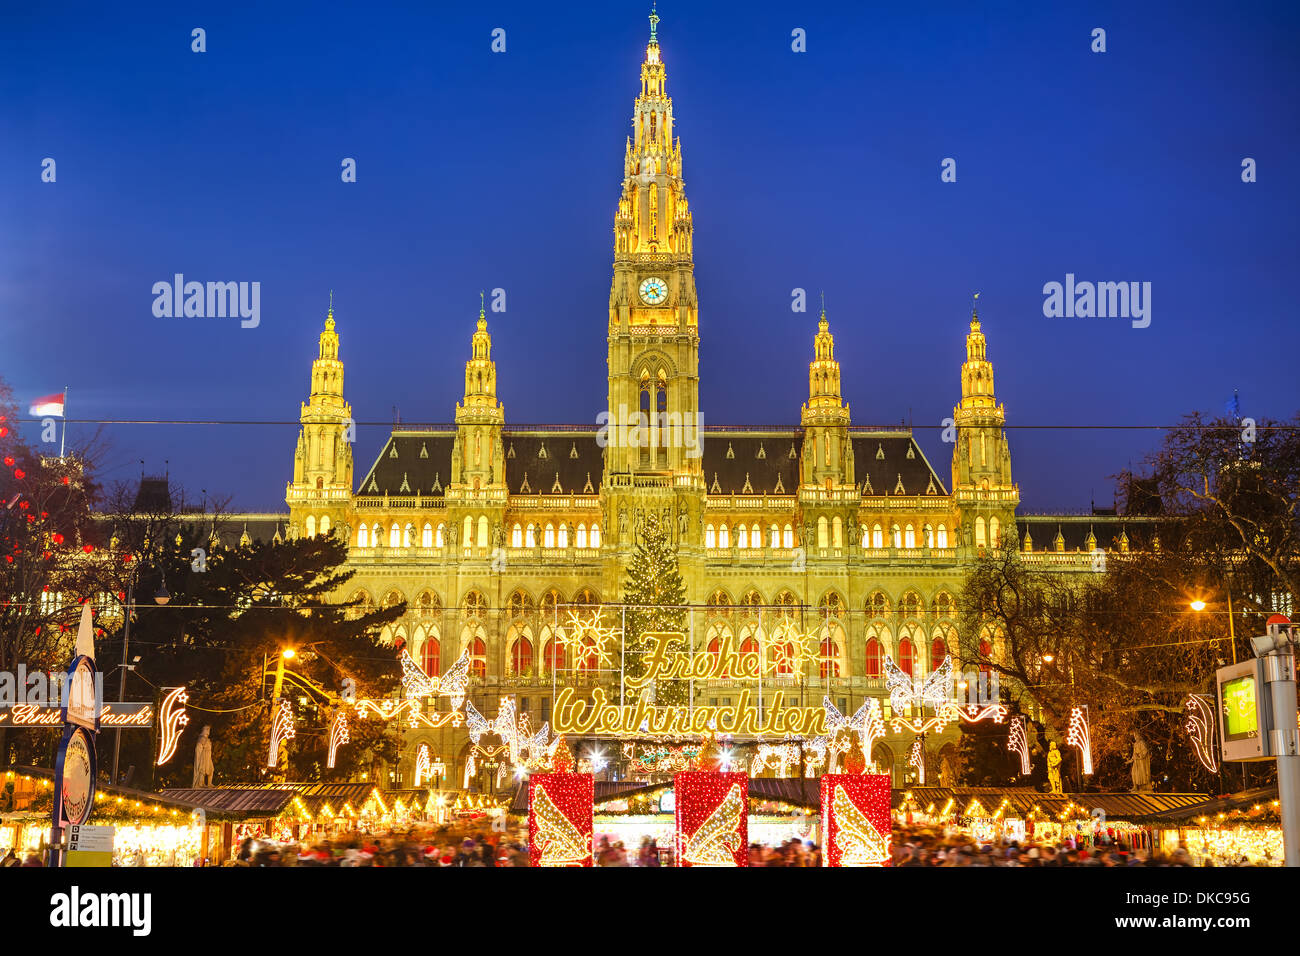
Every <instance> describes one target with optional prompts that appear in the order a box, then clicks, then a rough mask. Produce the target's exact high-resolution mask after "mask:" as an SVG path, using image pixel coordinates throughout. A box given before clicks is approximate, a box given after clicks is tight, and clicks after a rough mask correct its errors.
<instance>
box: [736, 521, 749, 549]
mask: <svg viewBox="0 0 1300 956" xmlns="http://www.w3.org/2000/svg"><path fill="white" fill-rule="evenodd" d="M736 547H738V548H748V547H749V529H748V528H746V527H745V526H744V525H743V524H742V525H740V527H738V528H737V529H736Z"/></svg>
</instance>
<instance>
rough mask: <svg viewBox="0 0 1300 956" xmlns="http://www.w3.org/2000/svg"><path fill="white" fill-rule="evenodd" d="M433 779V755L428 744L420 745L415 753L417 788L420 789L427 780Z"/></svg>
mask: <svg viewBox="0 0 1300 956" xmlns="http://www.w3.org/2000/svg"><path fill="white" fill-rule="evenodd" d="M432 779H433V754H432V752H431V751H430V750H429V745H428V744H420V749H419V750H417V751H416V752H415V786H416V788H417V789H418V788H419V787H420V786H421V785H422V784H423V783H424V781H426V780H432Z"/></svg>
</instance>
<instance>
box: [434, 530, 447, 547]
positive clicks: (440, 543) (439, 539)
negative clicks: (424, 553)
mask: <svg viewBox="0 0 1300 956" xmlns="http://www.w3.org/2000/svg"><path fill="white" fill-rule="evenodd" d="M446 533H447V526H446V525H445V524H440V525H438V534H437V535H436V536H435V537H434V539H433V546H434V547H435V548H442V547H446V541H445V538H444V536H445V535H446Z"/></svg>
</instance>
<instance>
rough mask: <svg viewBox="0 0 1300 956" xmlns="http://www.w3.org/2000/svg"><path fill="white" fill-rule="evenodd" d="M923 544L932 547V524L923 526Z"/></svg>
mask: <svg viewBox="0 0 1300 956" xmlns="http://www.w3.org/2000/svg"><path fill="white" fill-rule="evenodd" d="M925 546H926V547H927V548H933V547H934V527H933V526H932V525H926V526H925Z"/></svg>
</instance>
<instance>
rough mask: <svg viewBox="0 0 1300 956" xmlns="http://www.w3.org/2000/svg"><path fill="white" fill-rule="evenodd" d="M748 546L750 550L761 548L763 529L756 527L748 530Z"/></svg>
mask: <svg viewBox="0 0 1300 956" xmlns="http://www.w3.org/2000/svg"><path fill="white" fill-rule="evenodd" d="M749 546H750V547H751V548H761V547H762V546H763V529H762V528H760V527H759V526H758V525H754V527H752V528H750V529H749Z"/></svg>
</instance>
